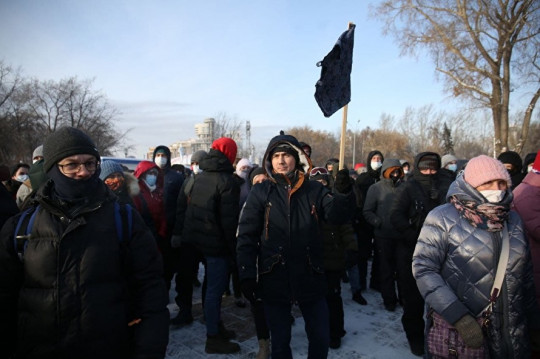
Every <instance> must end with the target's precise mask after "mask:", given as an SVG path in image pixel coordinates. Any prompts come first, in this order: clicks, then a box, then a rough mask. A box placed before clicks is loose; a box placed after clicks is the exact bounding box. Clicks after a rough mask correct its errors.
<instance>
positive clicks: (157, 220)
mask: <svg viewBox="0 0 540 359" xmlns="http://www.w3.org/2000/svg"><path fill="white" fill-rule="evenodd" d="M151 169H156V170H157V171H158V177H157V182H156V188H155V189H154V190H153V191H151V190H150V188H149V187H148V186H147V184H146V183H145V182H144V180H143V177H144V175H145V173H146V172H148V171H149V170H151ZM133 174H134V175H135V177H136V178H137V179H138V181H139V193H138V194H137V195H136V196H135V197H133V203H134V204H135V208H137V211H139V213H140V214H141V216H142V218H143V219H144V222H145V223H146V225H147V226H148V228H150V230H151V231H152V234H153V235H154V237H155V238H156V240H163V239H165V238H167V236H168V235H169V233H168V231H167V221H166V219H165V206H164V203H163V172H161V170H160V169H159V167H158V166H157V165H156V164H155V163H154V162H150V161H141V162H139V164H138V165H137V167H136V168H135V171H134V172H133Z"/></svg>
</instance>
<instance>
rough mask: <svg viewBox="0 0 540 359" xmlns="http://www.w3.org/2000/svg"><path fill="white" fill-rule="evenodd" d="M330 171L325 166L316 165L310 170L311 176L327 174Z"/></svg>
mask: <svg viewBox="0 0 540 359" xmlns="http://www.w3.org/2000/svg"><path fill="white" fill-rule="evenodd" d="M327 174H328V171H327V170H326V168H324V167H315V168H314V169H312V170H311V171H310V172H309V176H310V177H312V176H317V175H327Z"/></svg>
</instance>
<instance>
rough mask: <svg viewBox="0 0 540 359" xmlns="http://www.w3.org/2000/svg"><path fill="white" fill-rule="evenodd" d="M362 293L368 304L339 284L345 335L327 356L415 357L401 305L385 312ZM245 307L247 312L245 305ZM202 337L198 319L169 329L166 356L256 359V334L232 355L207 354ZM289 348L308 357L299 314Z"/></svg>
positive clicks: (375, 296)
mask: <svg viewBox="0 0 540 359" xmlns="http://www.w3.org/2000/svg"><path fill="white" fill-rule="evenodd" d="M194 289H195V290H194V302H197V301H199V302H200V288H194ZM363 295H364V297H365V298H366V300H367V301H368V305H365V306H362V305H359V304H358V303H356V302H354V301H353V300H352V298H351V294H350V290H349V285H348V284H345V283H343V284H342V296H343V305H344V310H345V330H346V331H347V334H346V335H345V337H343V339H342V344H341V347H340V348H339V349H337V350H333V349H330V351H329V354H328V358H331V359H332V358H334V359H357V358H362V359H369V358H373V359H378V358H382V359H385V358H391V359H407V358H411V359H412V358H418V357H417V356H415V355H413V354H412V353H411V352H410V350H409V345H408V343H407V339H406V337H405V333H404V332H403V329H402V326H401V314H402V309H401V307H399V306H398V307H397V309H396V311H395V312H388V311H386V310H385V309H384V306H383V302H382V298H381V296H380V294H379V293H378V292H376V291H373V290H367V291H365V292H364V293H363ZM170 299H171V300H170V302H171V304H169V310H170V311H171V315H172V316H174V315H176V312H177V310H178V308H177V306H176V304H174V294H173V291H171V297H170ZM245 310H246V311H249V309H248V308H246V309H245ZM254 334H255V333H254ZM205 340H206V329H205V326H204V324H203V323H201V322H200V321H197V320H196V321H195V322H194V323H193V324H192V325H190V326H187V327H184V328H181V329H175V330H171V331H170V335H169V347H168V349H167V358H168V359H173V358H174V359H177V358H189V359H191V358H216V359H224V358H227V359H231V358H242V359H248V358H250V359H252V358H255V355H256V353H257V350H258V344H257V338H256V336H255V335H253V337H251V338H250V339H248V340H244V341H238V343H239V344H240V346H241V351H240V353H237V354H231V355H216V354H212V355H209V354H206V353H204V343H205ZM291 347H292V351H293V356H294V358H295V359H299V358H307V348H308V342H307V338H306V334H305V331H304V321H303V319H302V317H299V318H297V319H296V321H295V323H294V325H293V327H292V340H291Z"/></svg>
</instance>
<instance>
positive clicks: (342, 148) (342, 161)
mask: <svg viewBox="0 0 540 359" xmlns="http://www.w3.org/2000/svg"><path fill="white" fill-rule="evenodd" d="M353 25H354V23H352V22H350V21H349V24H348V25H347V29H348V30H350V29H351V27H352V26H353ZM348 109H349V104H347V105H345V106H343V120H342V121H341V142H340V144H339V169H340V170H342V169H343V168H345V140H346V139H347V111H348ZM353 166H354V163H353Z"/></svg>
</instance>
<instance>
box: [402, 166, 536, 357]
mask: <svg viewBox="0 0 540 359" xmlns="http://www.w3.org/2000/svg"><path fill="white" fill-rule="evenodd" d="M452 195H456V196H458V197H459V198H460V199H461V200H463V199H465V200H472V201H475V202H477V203H483V202H484V201H485V199H484V198H483V196H482V195H481V194H480V193H479V192H478V191H476V189H474V188H473V187H471V186H470V185H469V184H468V183H466V182H465V180H464V179H463V176H462V175H460V176H458V178H457V179H456V180H455V181H454V182H453V183H452V185H451V187H450V189H449V191H448V196H447V198H449V197H450V196H452ZM503 201H504V202H506V203H511V202H512V194H511V192H509V195H507V196H506V197H505V198H504V199H503ZM507 226H508V227H507V228H508V234H509V236H510V257H509V260H508V266H507V269H506V273H505V278H504V284H503V286H502V290H501V294H500V296H499V297H498V299H497V302H496V304H495V306H494V310H493V314H492V316H491V324H490V333H491V335H490V336H489V339H488V346H489V348H490V356H491V358H528V357H529V351H530V349H529V336H528V334H529V332H528V317H531V318H532V316H533V315H536V312H535V304H536V299H535V295H534V284H533V277H532V262H531V258H530V251H529V245H528V242H527V241H526V240H525V237H524V233H523V225H522V222H521V219H520V217H519V216H518V215H517V213H515V212H514V211H511V212H510V216H509V218H508V221H507ZM501 243H502V239H501V232H488V231H486V230H483V229H480V228H476V227H473V226H472V225H471V224H470V223H469V221H468V220H466V219H464V218H462V217H461V216H460V214H459V213H458V211H457V210H456V208H455V207H454V205H453V204H451V203H447V204H444V205H442V206H439V207H437V208H435V209H434V210H432V211H431V212H430V213H429V214H428V216H427V218H426V220H425V222H424V225H423V227H422V230H421V232H420V236H419V238H418V243H417V245H416V248H415V251H414V256H413V265H412V267H413V274H414V277H415V278H416V283H417V284H418V289H419V290H420V293H421V294H422V296H423V297H424V299H425V301H426V305H428V306H429V307H431V308H433V309H434V310H435V311H436V312H437V313H439V314H440V315H441V316H442V317H443V318H444V319H445V320H446V321H447V322H449V323H450V324H454V323H455V322H456V321H457V320H459V319H460V318H461V317H462V316H464V315H465V314H470V315H472V316H473V317H478V316H479V315H481V314H482V312H483V311H484V309H485V307H486V306H487V305H488V302H489V297H490V292H491V287H492V285H493V281H494V279H495V274H496V271H497V263H498V260H499V255H500V249H501ZM428 325H429V324H428Z"/></svg>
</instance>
